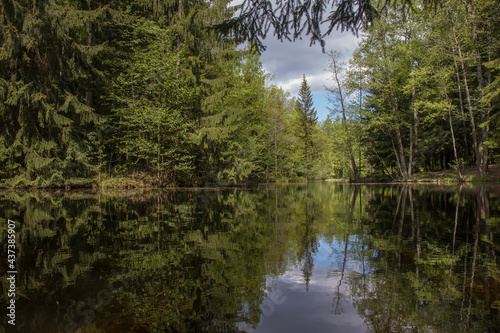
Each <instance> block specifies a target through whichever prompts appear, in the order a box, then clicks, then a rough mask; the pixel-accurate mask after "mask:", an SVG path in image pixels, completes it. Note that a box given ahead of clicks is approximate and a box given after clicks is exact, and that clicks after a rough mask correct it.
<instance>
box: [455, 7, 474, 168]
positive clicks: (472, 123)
mask: <svg viewBox="0 0 500 333" xmlns="http://www.w3.org/2000/svg"><path fill="white" fill-rule="evenodd" d="M450 22H451V26H452V30H453V37H454V39H455V45H456V46H457V50H458V56H459V60H460V64H461V67H462V74H463V77H464V86H465V94H466V96H467V104H468V107H469V115H470V120H471V127H472V141H473V144H474V155H475V158H476V166H477V169H478V171H479V173H480V174H481V157H480V155H479V146H478V140H477V133H476V121H475V119H474V110H473V108H472V99H471V96H470V90H469V83H468V82H467V71H466V69H465V63H464V57H463V54H462V48H461V46H460V42H459V41H458V38H457V33H456V30H455V25H454V23H453V20H452V19H451V16H450Z"/></svg>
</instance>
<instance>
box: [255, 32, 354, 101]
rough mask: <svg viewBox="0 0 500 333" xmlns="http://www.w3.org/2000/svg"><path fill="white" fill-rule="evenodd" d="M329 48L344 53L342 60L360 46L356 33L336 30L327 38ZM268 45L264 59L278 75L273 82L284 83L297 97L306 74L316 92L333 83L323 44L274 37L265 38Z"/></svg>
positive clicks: (306, 39) (265, 63) (269, 71)
mask: <svg viewBox="0 0 500 333" xmlns="http://www.w3.org/2000/svg"><path fill="white" fill-rule="evenodd" d="M325 42H326V46H325V51H329V50H337V51H339V52H341V53H342V54H343V55H344V58H343V59H342V60H345V61H347V59H349V58H350V57H351V55H352V52H353V51H354V50H355V48H356V46H357V38H356V36H354V35H353V34H352V33H340V32H337V31H333V32H332V34H331V35H330V36H328V37H326V38H325ZM264 44H265V45H266V46H267V49H266V51H264V52H263V53H262V56H261V61H262V64H263V66H264V69H265V70H266V71H267V72H268V73H271V74H274V80H273V81H272V83H274V84H277V85H279V86H282V87H283V89H286V90H288V91H290V93H291V94H292V95H293V96H295V95H296V94H297V93H298V91H299V86H300V82H301V80H302V75H303V74H305V75H306V78H307V82H308V84H309V86H310V87H311V91H312V93H313V94H317V93H323V92H324V91H325V89H324V86H325V85H327V86H328V85H330V84H331V82H329V80H328V79H329V77H330V75H329V74H328V72H327V71H326V69H327V68H328V59H329V58H328V56H327V55H326V54H325V53H323V52H322V49H321V46H320V45H319V44H318V43H316V44H315V45H311V46H309V44H310V41H309V38H308V37H307V36H305V37H304V38H303V39H302V40H297V41H295V42H287V41H285V42H283V43H282V42H281V41H279V40H276V39H275V38H273V37H272V36H270V37H268V38H266V39H265V40H264Z"/></svg>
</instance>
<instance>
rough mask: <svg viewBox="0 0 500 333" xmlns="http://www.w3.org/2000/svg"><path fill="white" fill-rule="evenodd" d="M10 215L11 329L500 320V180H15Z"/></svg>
mask: <svg viewBox="0 0 500 333" xmlns="http://www.w3.org/2000/svg"><path fill="white" fill-rule="evenodd" d="M9 220H10V221H11V222H9ZM0 225H1V230H0V232H1V238H0V239H1V241H2V246H1V248H0V256H1V257H2V259H3V260H2V265H1V267H0V273H1V275H2V276H3V277H4V278H2V282H1V283H2V288H3V293H2V296H1V298H0V303H1V304H2V307H4V308H7V307H8V306H10V304H11V302H12V300H14V304H15V309H14V315H13V316H12V311H11V310H9V309H7V312H6V314H7V315H3V318H2V320H1V322H2V325H1V326H2V328H0V332H43V333H45V332H50V333H54V332H65V333H66V332H71V333H72V332H80V333H83V332H287V333H294V332H307V331H310V332H367V331H368V332H406V331H415V332H420V331H423V332H454V333H455V332H475V331H481V332H494V331H496V330H497V328H498V327H500V284H499V282H500V264H499V262H498V259H497V257H498V255H500V188H499V187H498V186H496V187H495V186H493V187H488V188H487V187H476V188H471V187H460V186H456V187H439V188H438V187H431V186H426V187H410V186H401V185H384V186H380V185H372V186H370V185H363V186H356V185H342V184H336V183H310V184H307V185H306V184H284V185H262V186H258V187H252V188H247V189H218V190H215V189H212V190H210V189H207V190H196V191H195V190H184V191H161V192H136V193H133V192H128V193H115V194H102V193H94V192H60V193H55V192H3V193H1V194H0ZM9 230H12V231H9ZM10 235H14V236H10ZM11 238H14V239H15V256H14V257H9V251H8V250H9V249H10V248H9V247H8V244H12V242H11V243H9V239H11ZM10 265H12V266H10ZM12 283H14V284H12ZM9 290H11V292H14V293H15V296H14V295H12V294H11V293H10V292H9ZM2 313H3V312H2ZM9 313H10V314H11V316H10V317H9V315H8V314H9ZM12 317H14V321H12ZM9 321H10V323H9ZM12 323H15V326H13V325H12Z"/></svg>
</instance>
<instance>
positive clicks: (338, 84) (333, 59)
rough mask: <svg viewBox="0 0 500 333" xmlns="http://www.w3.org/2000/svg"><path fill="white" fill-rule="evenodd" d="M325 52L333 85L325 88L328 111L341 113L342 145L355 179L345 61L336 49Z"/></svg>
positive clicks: (356, 171)
mask: <svg viewBox="0 0 500 333" xmlns="http://www.w3.org/2000/svg"><path fill="white" fill-rule="evenodd" d="M327 54H328V56H329V57H330V60H329V64H328V70H329V71H330V74H331V76H332V79H333V85H332V86H331V87H326V90H327V91H328V92H329V93H330V95H331V99H330V102H331V103H332V104H333V106H332V108H330V111H331V112H333V113H336V112H340V114H341V115H342V127H343V129H344V135H343V136H342V137H343V139H344V140H343V145H342V146H343V147H344V149H346V150H347V151H346V152H347V157H348V159H349V161H350V163H351V168H352V172H353V175H354V179H355V180H357V179H358V178H359V170H358V166H357V165H356V161H355V159H354V153H353V142H354V141H353V139H354V137H353V135H352V134H353V133H352V131H351V130H350V127H351V126H349V124H348V119H347V107H348V106H347V99H348V98H349V91H348V89H347V87H346V85H347V82H346V81H347V77H346V73H345V63H343V62H341V61H340V57H341V54H340V53H339V52H338V51H330V52H328V53H327ZM339 109H340V110H339Z"/></svg>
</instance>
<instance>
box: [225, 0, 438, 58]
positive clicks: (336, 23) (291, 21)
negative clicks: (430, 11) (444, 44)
mask: <svg viewBox="0 0 500 333" xmlns="http://www.w3.org/2000/svg"><path fill="white" fill-rule="evenodd" d="M413 2H414V0H401V1H397V0H382V1H374V0H275V1H269V0H244V1H243V3H242V4H241V5H240V6H238V9H237V12H236V13H237V14H236V16H235V17H233V18H232V19H230V20H227V21H225V22H224V23H223V24H221V25H219V28H222V30H225V31H232V32H233V33H234V35H235V36H236V37H237V38H241V39H243V40H251V41H253V42H254V43H255V46H256V47H257V48H258V50H259V51H263V50H265V48H266V47H265V46H264V44H263V42H262V40H263V39H265V38H266V36H267V34H268V33H269V31H272V32H273V35H274V36H276V37H277V38H278V39H279V40H281V41H283V40H289V41H295V40H297V39H301V38H302V35H303V34H304V33H305V35H306V36H310V38H311V45H313V44H315V43H316V42H319V43H320V45H321V46H322V48H323V51H324V46H325V41H324V39H323V38H324V37H325V36H326V35H329V34H330V33H331V32H332V31H333V29H337V30H339V29H340V31H351V32H352V33H354V34H357V33H358V31H359V30H360V29H361V28H362V27H366V26H368V25H370V24H371V22H372V21H373V19H375V18H376V17H378V13H379V12H380V11H382V10H384V9H386V8H387V7H391V6H392V7H398V8H401V10H403V11H405V10H407V9H410V10H411V9H413V8H414V4H413ZM422 3H423V4H424V6H425V7H435V6H436V5H437V4H438V3H439V0H422ZM324 23H326V25H323V24H324ZM325 29H326V30H325Z"/></svg>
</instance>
